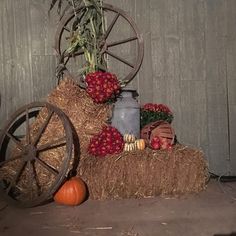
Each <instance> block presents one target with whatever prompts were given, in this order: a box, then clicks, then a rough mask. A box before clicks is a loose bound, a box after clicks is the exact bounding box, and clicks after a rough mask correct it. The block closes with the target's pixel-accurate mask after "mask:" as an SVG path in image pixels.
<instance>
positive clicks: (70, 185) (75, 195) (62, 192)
mask: <svg viewBox="0 0 236 236" xmlns="http://www.w3.org/2000/svg"><path fill="white" fill-rule="evenodd" d="M85 197H86V186H85V183H84V182H83V180H82V179H81V178H79V177H73V178H71V179H70V180H68V181H66V182H65V183H64V184H63V185H62V186H61V188H60V189H59V190H58V191H57V192H56V194H55V195H54V201H55V202H57V203H59V204H64V205H70V206H76V205H79V204H80V203H82V202H83V201H84V200H85Z"/></svg>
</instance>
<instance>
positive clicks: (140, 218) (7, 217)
mask: <svg viewBox="0 0 236 236" xmlns="http://www.w3.org/2000/svg"><path fill="white" fill-rule="evenodd" d="M1 205H2V207H3V206H4V202H1ZM0 235H1V236H15V235H16V236H18V235H30V236H49V235H50V236H53V235H55V236H70V235H73V236H74V235H85V236H93V235H94V236H95V235H96V236H165V235H175V236H185V235H186V236H213V235H236V183H235V182H234V183H227V184H226V183H223V184H221V185H219V183H218V182H217V181H216V180H211V181H210V183H209V185H208V188H207V190H206V191H204V192H202V193H200V194H194V195H187V196H182V197H180V198H160V197H157V198H148V199H139V200H136V199H129V200H119V201H92V200H88V201H86V202H85V203H83V204H82V205H80V206H77V207H66V206H60V205H56V204H55V203H51V204H48V205H44V206H40V207H36V208H31V209H14V208H12V207H9V206H8V207H6V208H4V209H1V210H0Z"/></svg>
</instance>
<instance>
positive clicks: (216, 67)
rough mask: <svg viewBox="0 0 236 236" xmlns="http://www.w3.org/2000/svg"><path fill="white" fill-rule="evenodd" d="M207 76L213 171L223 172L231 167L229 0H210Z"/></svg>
mask: <svg viewBox="0 0 236 236" xmlns="http://www.w3.org/2000/svg"><path fill="white" fill-rule="evenodd" d="M206 3H207V5H206V6H207V11H206V13H207V15H206V30H205V32H206V77H207V84H206V89H207V110H208V139H209V152H208V158H209V167H210V171H211V172H213V173H215V174H218V175H222V174H225V173H227V172H228V170H229V155H230V154H229V144H228V142H229V138H228V118H227V115H228V114H227V89H226V81H227V80H226V79H227V77H226V55H225V45H226V40H225V38H226V37H225V36H226V34H227V20H226V16H227V13H226V1H224V0H207V1H206Z"/></svg>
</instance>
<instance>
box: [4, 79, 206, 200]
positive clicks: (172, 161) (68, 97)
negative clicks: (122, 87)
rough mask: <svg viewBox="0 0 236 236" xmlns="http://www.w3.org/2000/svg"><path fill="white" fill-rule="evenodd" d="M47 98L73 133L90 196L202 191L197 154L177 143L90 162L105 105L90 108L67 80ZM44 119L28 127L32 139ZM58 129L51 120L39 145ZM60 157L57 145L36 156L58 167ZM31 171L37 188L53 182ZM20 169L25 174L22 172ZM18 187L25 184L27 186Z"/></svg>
mask: <svg viewBox="0 0 236 236" xmlns="http://www.w3.org/2000/svg"><path fill="white" fill-rule="evenodd" d="M47 100H48V102H49V103H51V104H53V105H55V106H56V107H58V108H60V109H61V110H62V111H63V112H64V113H65V114H66V115H67V116H68V117H69V119H70V121H71V124H72V126H73V127H74V130H75V132H76V133H77V136H78V138H79V148H80V163H79V166H78V168H77V170H78V175H80V176H81V177H82V178H83V179H84V180H85V182H86V183H87V185H88V188H89V193H90V198H92V199H123V198H141V197H153V196H157V195H166V194H168V195H170V194H171V195H173V194H185V193H190V192H200V191H202V190H204V189H205V187H206V181H207V179H208V171H207V164H206V161H205V159H204V155H203V153H202V151H201V150H198V149H195V148H190V147H187V146H183V145H179V144H178V145H175V146H174V148H173V149H172V150H170V151H168V150H158V151H154V150H151V149H149V148H146V149H145V150H142V151H140V150H137V151H132V152H122V153H121V154H119V155H110V156H107V157H105V158H96V157H93V156H90V155H89V154H88V152H87V148H88V144H89V142H90V138H91V137H92V136H93V135H94V134H97V133H98V132H100V131H101V129H102V127H103V126H104V125H105V124H106V121H107V120H108V118H109V116H110V114H111V108H110V106H109V105H105V104H95V103H94V102H93V101H92V99H91V98H90V97H89V96H88V95H87V93H86V91H85V90H83V89H81V88H80V87H79V86H78V85H77V84H76V83H75V82H74V81H73V80H72V79H64V80H63V81H61V83H60V84H59V85H58V86H57V88H56V89H54V90H53V91H52V92H51V93H50V94H49V96H48V98H47ZM45 116H47V114H46V113H45V112H44V110H43V109H42V110H41V111H40V113H39V116H38V118H37V119H36V121H35V123H33V125H32V127H31V128H32V129H33V130H34V132H32V136H33V135H34V134H36V133H37V127H39V126H40V125H41V124H42V122H43V120H44V118H45ZM55 130H57V132H55ZM60 130H62V123H61V121H59V120H58V119H56V118H55V119H53V118H52V119H51V120H50V123H49V125H48V127H47V129H46V130H45V132H44V134H43V136H42V138H41V139H40V145H42V144H44V143H46V142H48V141H50V140H52V139H53V138H54V139H57V138H60V137H61V136H62V134H61V132H60ZM64 153H65V147H58V148H56V149H55V148H54V149H53V150H48V151H46V152H44V153H42V154H41V158H42V159H44V160H47V163H49V164H50V165H51V166H53V167H54V168H55V169H58V166H60V162H61V161H62V160H63V158H65V157H64ZM74 158H75V157H74ZM6 168H7V171H6V172H5V174H6V173H9V171H15V166H11V165H9V166H7V167H6ZM35 168H36V172H37V176H38V179H39V184H40V186H42V187H43V188H47V185H49V183H50V181H54V178H53V176H49V174H48V173H46V172H45V170H44V169H43V168H42V167H41V166H40V165H37V166H35ZM25 171H26V173H27V171H28V170H27V168H26V170H25ZM12 176H14V175H12ZM22 179H24V178H22ZM24 185H25V186H27V183H25V184H24Z"/></svg>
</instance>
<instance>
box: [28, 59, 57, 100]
mask: <svg viewBox="0 0 236 236" xmlns="http://www.w3.org/2000/svg"><path fill="white" fill-rule="evenodd" d="M32 62H33V63H32V71H33V75H34V81H33V87H32V89H33V101H38V100H42V99H44V98H46V96H47V95H48V94H49V93H50V92H51V90H52V89H53V88H55V86H56V85H57V79H56V78H55V67H56V58H55V56H49V55H48V56H45V55H43V56H33V57H32Z"/></svg>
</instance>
